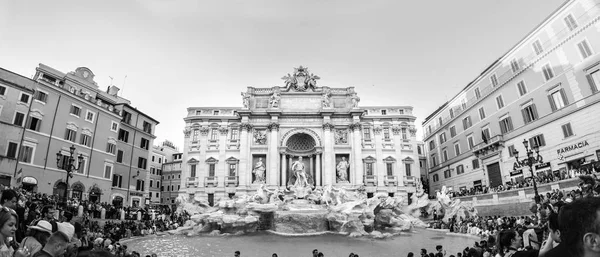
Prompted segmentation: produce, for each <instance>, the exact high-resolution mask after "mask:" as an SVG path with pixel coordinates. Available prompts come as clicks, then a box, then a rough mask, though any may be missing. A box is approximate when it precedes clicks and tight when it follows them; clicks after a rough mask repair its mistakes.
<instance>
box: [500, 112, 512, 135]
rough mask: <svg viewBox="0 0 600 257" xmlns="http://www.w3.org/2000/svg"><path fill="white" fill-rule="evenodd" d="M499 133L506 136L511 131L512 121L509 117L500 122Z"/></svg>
mask: <svg viewBox="0 0 600 257" xmlns="http://www.w3.org/2000/svg"><path fill="white" fill-rule="evenodd" d="M499 123H500V133H502V134H506V133H508V132H511V131H512V130H513V124H512V119H511V118H510V116H508V117H506V118H504V119H501V120H500V122H499Z"/></svg>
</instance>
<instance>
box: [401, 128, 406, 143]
mask: <svg viewBox="0 0 600 257" xmlns="http://www.w3.org/2000/svg"><path fill="white" fill-rule="evenodd" d="M400 132H401V133H402V139H403V140H407V139H408V134H406V128H401V129H400Z"/></svg>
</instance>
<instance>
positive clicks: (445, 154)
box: [442, 149, 448, 162]
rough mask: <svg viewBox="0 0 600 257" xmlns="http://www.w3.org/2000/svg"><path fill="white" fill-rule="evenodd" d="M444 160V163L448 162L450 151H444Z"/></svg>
mask: <svg viewBox="0 0 600 257" xmlns="http://www.w3.org/2000/svg"><path fill="white" fill-rule="evenodd" d="M442 158H443V159H442V162H447V161H448V151H446V149H444V151H443V152H442Z"/></svg>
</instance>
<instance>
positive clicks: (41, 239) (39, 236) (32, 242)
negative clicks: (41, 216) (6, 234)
mask: <svg viewBox="0 0 600 257" xmlns="http://www.w3.org/2000/svg"><path fill="white" fill-rule="evenodd" d="M55 227H56V224H55ZM56 230H58V228H56ZM50 235H52V224H51V223H50V222H48V221H45V220H39V221H38V222H37V224H35V225H33V226H29V228H28V229H27V237H25V238H23V241H21V246H20V247H19V251H23V252H29V253H30V254H32V255H33V254H35V253H37V252H39V251H40V250H42V248H43V247H44V245H46V243H47V242H48V238H50Z"/></svg>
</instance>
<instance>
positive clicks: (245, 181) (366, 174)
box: [179, 66, 420, 203]
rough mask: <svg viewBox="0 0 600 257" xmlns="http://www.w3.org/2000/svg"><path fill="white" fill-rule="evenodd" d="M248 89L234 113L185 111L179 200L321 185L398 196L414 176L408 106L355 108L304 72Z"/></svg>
mask: <svg viewBox="0 0 600 257" xmlns="http://www.w3.org/2000/svg"><path fill="white" fill-rule="evenodd" d="M282 79H283V82H282V83H281V84H280V85H278V86H274V87H266V88H255V87H248V88H247V90H246V91H244V92H242V93H241V106H239V107H190V108H188V110H187V111H188V114H187V117H185V118H184V120H185V123H186V126H185V130H184V135H185V141H184V149H183V164H182V176H181V179H182V181H181V182H182V183H181V185H182V186H181V189H180V190H179V193H180V194H184V195H187V196H193V197H195V198H196V199H198V198H202V199H206V200H208V201H209V202H211V203H212V202H214V201H216V200H217V199H224V198H225V197H233V196H234V195H235V194H240V193H253V192H255V191H256V190H257V188H259V187H260V186H261V185H265V186H266V188H271V189H274V188H278V189H282V190H285V189H289V188H291V187H294V186H308V187H312V188H319V187H322V186H326V185H333V186H336V187H343V188H345V189H347V190H365V191H366V192H367V193H368V195H373V194H374V193H377V192H385V193H388V194H390V195H407V194H410V193H412V192H414V190H415V187H414V186H415V182H416V180H418V179H419V177H420V175H419V158H418V155H417V143H416V140H415V133H416V129H415V125H414V121H415V119H416V117H415V116H413V115H412V107H411V106H361V105H360V98H359V96H358V94H357V92H356V91H355V88H354V87H346V88H330V87H327V86H325V85H324V86H321V85H319V84H318V81H319V79H320V78H319V76H317V75H314V74H313V73H311V72H309V70H308V69H307V68H305V67H302V66H300V67H298V68H294V71H293V73H289V74H287V75H286V76H284V77H283V78H282Z"/></svg>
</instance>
